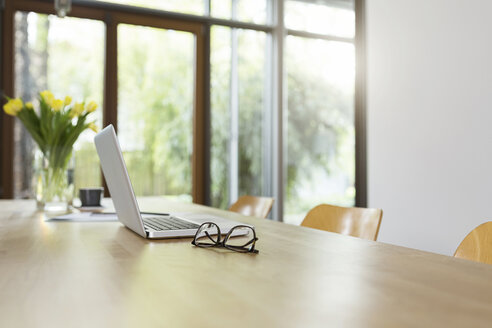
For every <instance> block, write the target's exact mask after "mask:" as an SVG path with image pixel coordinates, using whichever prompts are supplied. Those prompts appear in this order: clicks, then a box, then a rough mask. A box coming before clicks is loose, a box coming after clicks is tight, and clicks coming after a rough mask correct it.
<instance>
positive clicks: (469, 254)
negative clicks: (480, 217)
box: [454, 221, 492, 264]
mask: <svg viewBox="0 0 492 328" xmlns="http://www.w3.org/2000/svg"><path fill="white" fill-rule="evenodd" d="M454 257H459V258H462V259H467V260H472V261H477V262H482V263H488V264H492V221H489V222H485V223H482V224H481V225H479V226H478V227H476V228H475V229H473V230H472V231H471V232H470V233H469V234H468V235H467V236H466V237H465V239H463V241H462V242H461V244H460V245H459V246H458V248H457V249H456V252H455V253H454Z"/></svg>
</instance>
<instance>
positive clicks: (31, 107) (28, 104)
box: [26, 102, 34, 109]
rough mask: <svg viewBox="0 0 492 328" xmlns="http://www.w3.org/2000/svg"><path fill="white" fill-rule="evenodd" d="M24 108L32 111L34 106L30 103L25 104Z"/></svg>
mask: <svg viewBox="0 0 492 328" xmlns="http://www.w3.org/2000/svg"><path fill="white" fill-rule="evenodd" d="M26 108H27V109H34V106H33V105H32V102H27V103H26Z"/></svg>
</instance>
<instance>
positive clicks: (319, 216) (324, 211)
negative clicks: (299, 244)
mask: <svg viewBox="0 0 492 328" xmlns="http://www.w3.org/2000/svg"><path fill="white" fill-rule="evenodd" d="M382 217H383V210H381V209H376V208H360V207H340V206H334V205H327V204H322V205H318V206H316V207H315V208H313V209H312V210H310V211H309V212H308V214H307V215H306V217H305V218H304V221H302V223H301V226H304V227H310V228H315V229H320V230H326V231H331V232H337V233H340V234H342V235H349V236H354V237H359V238H363V239H369V240H376V238H377V237H378V232H379V226H380V225H381V218H382Z"/></svg>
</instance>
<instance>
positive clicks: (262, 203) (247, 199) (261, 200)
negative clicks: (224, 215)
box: [229, 196, 274, 219]
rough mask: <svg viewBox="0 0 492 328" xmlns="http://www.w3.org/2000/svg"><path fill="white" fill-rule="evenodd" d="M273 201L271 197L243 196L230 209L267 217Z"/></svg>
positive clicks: (244, 213)
mask: <svg viewBox="0 0 492 328" xmlns="http://www.w3.org/2000/svg"><path fill="white" fill-rule="evenodd" d="M273 201H274V199H273V198H270V197H256V196H241V197H239V199H238V200H237V201H236V202H235V203H234V204H232V205H231V207H230V208H229V211H232V212H236V213H240V214H243V215H249V216H256V217H259V218H263V219H265V218H266V217H267V216H268V213H270V211H271V209H272V206H273Z"/></svg>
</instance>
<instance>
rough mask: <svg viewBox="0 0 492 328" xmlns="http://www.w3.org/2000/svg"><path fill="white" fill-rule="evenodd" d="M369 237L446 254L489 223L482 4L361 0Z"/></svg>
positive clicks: (490, 76) (490, 94) (489, 5)
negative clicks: (374, 225) (378, 214)
mask: <svg viewBox="0 0 492 328" xmlns="http://www.w3.org/2000/svg"><path fill="white" fill-rule="evenodd" d="M366 7H367V13H366V15H367V16H366V18H367V55H368V57H367V60H368V72H367V73H368V80H367V83H368V94H367V97H368V98H367V101H368V103H367V105H368V107H367V108H368V112H367V115H368V116H367V124H368V126H367V128H368V135H367V138H368V155H367V156H368V159H367V160H368V197H369V206H371V207H381V208H383V210H384V215H383V221H382V225H381V230H380V235H379V238H378V240H380V241H383V242H388V243H391V244H397V245H402V246H407V247H412V248H418V249H422V250H427V251H431V252H437V253H442V254H447V255H452V254H453V253H454V251H455V249H456V247H457V246H458V245H459V243H460V242H461V240H462V239H463V238H464V237H465V236H466V234H467V233H468V232H469V231H471V230H472V229H473V228H474V227H475V226H477V225H479V224H480V223H482V222H485V221H489V220H492V19H491V17H492V1H490V0H366Z"/></svg>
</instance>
